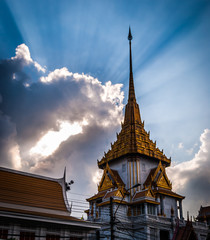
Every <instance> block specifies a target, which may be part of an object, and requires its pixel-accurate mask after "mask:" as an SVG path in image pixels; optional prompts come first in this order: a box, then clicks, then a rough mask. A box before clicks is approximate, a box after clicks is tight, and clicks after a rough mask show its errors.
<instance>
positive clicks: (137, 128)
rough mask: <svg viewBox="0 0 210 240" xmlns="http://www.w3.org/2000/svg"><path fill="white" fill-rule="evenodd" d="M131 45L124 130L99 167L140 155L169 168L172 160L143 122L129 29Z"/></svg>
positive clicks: (130, 36) (130, 37)
mask: <svg viewBox="0 0 210 240" xmlns="http://www.w3.org/2000/svg"><path fill="white" fill-rule="evenodd" d="M128 40H129V45H130V77H129V95H128V103H127V105H126V107H125V117H124V123H123V124H122V130H121V132H120V133H119V134H117V140H116V141H115V142H114V144H111V149H110V150H109V151H108V152H107V153H105V155H104V157H103V158H102V159H101V161H98V166H99V167H100V168H102V169H103V168H104V167H105V165H106V163H107V162H109V161H112V160H114V159H117V158H120V157H122V156H125V155H132V154H140V155H144V156H148V157H151V158H154V159H156V160H158V161H161V162H162V163H163V164H164V165H166V166H169V165H170V163H171V159H169V158H167V157H166V156H165V154H163V151H160V149H159V148H158V147H156V142H153V141H152V140H150V136H149V135H150V134H149V133H148V132H146V130H145V129H144V122H142V121H141V117H140V111H139V105H138V103H137V102H136V97H135V90H134V81H133V72H132V53H131V40H132V35H131V32H130V29H129V35H128Z"/></svg>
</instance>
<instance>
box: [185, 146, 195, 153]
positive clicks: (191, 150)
mask: <svg viewBox="0 0 210 240" xmlns="http://www.w3.org/2000/svg"><path fill="white" fill-rule="evenodd" d="M193 151H194V148H193V147H192V148H189V149H187V150H186V153H187V154H188V155H192V154H193Z"/></svg>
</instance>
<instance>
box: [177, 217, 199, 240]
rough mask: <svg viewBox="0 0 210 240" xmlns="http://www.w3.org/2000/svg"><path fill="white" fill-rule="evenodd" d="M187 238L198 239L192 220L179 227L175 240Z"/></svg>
mask: <svg viewBox="0 0 210 240" xmlns="http://www.w3.org/2000/svg"><path fill="white" fill-rule="evenodd" d="M187 239H193V240H198V238H197V235H196V233H195V231H194V228H193V225H192V222H189V221H188V222H187V224H186V226H185V227H181V228H179V230H178V232H177V234H176V237H175V240H187Z"/></svg>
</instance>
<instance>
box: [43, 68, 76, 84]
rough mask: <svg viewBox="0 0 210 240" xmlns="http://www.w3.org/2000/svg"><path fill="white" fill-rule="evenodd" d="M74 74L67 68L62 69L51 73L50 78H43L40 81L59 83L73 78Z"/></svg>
mask: <svg viewBox="0 0 210 240" xmlns="http://www.w3.org/2000/svg"><path fill="white" fill-rule="evenodd" d="M72 75H73V73H71V72H69V71H68V69H67V68H66V67H63V68H61V69H55V70H54V71H53V72H50V73H49V74H48V76H46V77H41V78H40V81H41V82H43V83H51V82H54V81H59V80H60V79H66V78H67V77H71V76H72Z"/></svg>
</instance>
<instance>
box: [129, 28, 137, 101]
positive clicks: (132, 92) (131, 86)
mask: <svg viewBox="0 0 210 240" xmlns="http://www.w3.org/2000/svg"><path fill="white" fill-rule="evenodd" d="M132 39H133V36H132V34H131V28H130V27H129V33H128V40H129V46H130V77H129V96H128V100H131V101H133V100H134V101H135V100H136V97H135V90H134V83H133V69H132V53H131V40H132Z"/></svg>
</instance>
